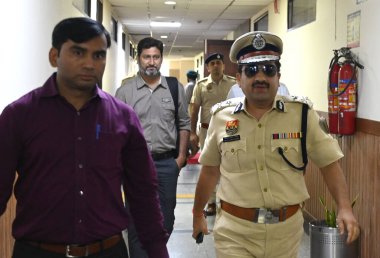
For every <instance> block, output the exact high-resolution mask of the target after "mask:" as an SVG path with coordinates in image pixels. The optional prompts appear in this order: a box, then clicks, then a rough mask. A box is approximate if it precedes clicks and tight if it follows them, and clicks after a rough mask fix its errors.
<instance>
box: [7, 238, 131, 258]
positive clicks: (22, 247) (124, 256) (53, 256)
mask: <svg viewBox="0 0 380 258" xmlns="http://www.w3.org/2000/svg"><path fill="white" fill-rule="evenodd" d="M65 257H66V255H65V254H57V253H52V252H49V251H46V250H43V249H41V248H38V247H35V246H32V245H30V244H28V243H25V242H23V241H17V240H16V242H15V244H14V247H13V256H12V258H65ZM87 257H88V258H128V257H129V256H128V250H127V247H126V246H125V243H124V241H120V242H119V243H118V244H116V245H115V246H113V247H111V248H108V249H106V250H103V251H102V252H99V253H97V254H92V255H89V256H87Z"/></svg>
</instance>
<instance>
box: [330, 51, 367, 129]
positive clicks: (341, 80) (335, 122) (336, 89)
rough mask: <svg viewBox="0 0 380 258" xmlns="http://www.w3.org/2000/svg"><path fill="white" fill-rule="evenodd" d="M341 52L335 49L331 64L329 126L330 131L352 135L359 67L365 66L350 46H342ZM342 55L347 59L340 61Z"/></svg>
mask: <svg viewBox="0 0 380 258" xmlns="http://www.w3.org/2000/svg"><path fill="white" fill-rule="evenodd" d="M339 52H340V53H341V54H340V55H339V54H338V52H336V51H334V58H333V60H334V61H332V65H330V66H331V68H330V79H329V85H330V87H329V89H330V90H329V94H328V97H329V127H330V133H334V134H340V135H351V134H354V133H355V119H356V110H357V68H360V69H363V68H364V67H363V66H362V65H361V64H360V63H359V62H357V61H356V60H355V59H354V58H353V55H352V53H351V51H350V49H349V48H341V49H340V50H339ZM342 57H343V58H344V59H345V60H344V61H343V62H341V63H340V62H339V59H340V58H342ZM337 71H338V73H337ZM335 82H337V83H338V84H337V85H336V86H335ZM330 103H331V105H330ZM330 106H331V107H330Z"/></svg>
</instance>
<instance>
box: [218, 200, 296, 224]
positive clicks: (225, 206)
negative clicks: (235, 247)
mask: <svg viewBox="0 0 380 258" xmlns="http://www.w3.org/2000/svg"><path fill="white" fill-rule="evenodd" d="M220 204H221V208H222V210H224V211H225V212H228V213H229V214H231V215H233V216H235V217H238V218H240V219H245V220H249V221H252V222H254V223H260V224H274V223H278V222H281V221H285V220H287V219H288V218H290V217H291V216H293V215H294V214H295V213H296V212H297V211H298V210H299V208H300V205H299V204H295V205H289V206H284V207H282V208H280V209H277V210H272V209H267V208H242V207H239V206H236V205H233V204H231V203H228V202H225V201H222V200H221V201H220Z"/></svg>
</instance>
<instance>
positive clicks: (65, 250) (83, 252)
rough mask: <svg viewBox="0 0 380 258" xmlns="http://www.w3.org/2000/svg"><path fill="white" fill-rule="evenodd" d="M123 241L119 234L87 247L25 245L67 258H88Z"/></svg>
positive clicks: (46, 244)
mask: <svg viewBox="0 0 380 258" xmlns="http://www.w3.org/2000/svg"><path fill="white" fill-rule="evenodd" d="M121 239H122V236H121V234H118V235H114V236H111V237H109V238H107V239H105V240H100V241H96V242H94V243H91V244H87V245H62V244H49V243H42V242H33V241H25V243H28V244H29V245H32V246H35V247H38V248H40V249H43V250H46V251H49V252H52V253H59V254H65V255H66V257H86V256H89V255H92V254H96V253H99V252H100V251H102V250H105V249H108V248H111V247H113V246H115V245H116V244H118V243H119V242H120V240H121Z"/></svg>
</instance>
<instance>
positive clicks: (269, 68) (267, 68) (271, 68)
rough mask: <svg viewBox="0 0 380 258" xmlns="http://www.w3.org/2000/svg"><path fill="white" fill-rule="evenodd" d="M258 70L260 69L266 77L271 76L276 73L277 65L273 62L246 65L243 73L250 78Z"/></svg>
mask: <svg viewBox="0 0 380 258" xmlns="http://www.w3.org/2000/svg"><path fill="white" fill-rule="evenodd" d="M259 71H262V72H263V73H264V74H265V75H266V76H268V77H273V76H275V75H276V73H277V66H276V65H274V64H254V65H247V66H245V68H244V73H245V75H246V76H247V77H248V78H252V77H253V76H255V75H256V74H257V73H258V72H259Z"/></svg>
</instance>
